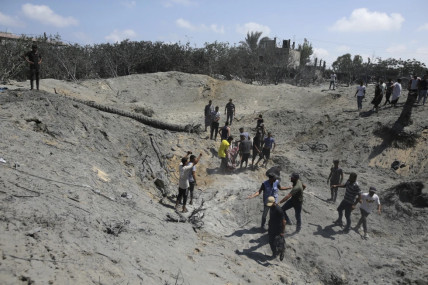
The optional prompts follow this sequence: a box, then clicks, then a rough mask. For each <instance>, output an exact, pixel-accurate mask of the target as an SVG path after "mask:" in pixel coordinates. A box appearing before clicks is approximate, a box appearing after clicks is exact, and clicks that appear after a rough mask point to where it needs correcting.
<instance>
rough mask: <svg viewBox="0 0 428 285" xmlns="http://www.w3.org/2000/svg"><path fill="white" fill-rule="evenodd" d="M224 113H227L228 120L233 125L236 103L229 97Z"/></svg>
mask: <svg viewBox="0 0 428 285" xmlns="http://www.w3.org/2000/svg"><path fill="white" fill-rule="evenodd" d="M224 113H225V114H226V115H227V117H226V122H229V125H232V120H233V117H234V116H235V105H234V104H233V103H232V99H229V103H227V104H226V107H225V108H224Z"/></svg>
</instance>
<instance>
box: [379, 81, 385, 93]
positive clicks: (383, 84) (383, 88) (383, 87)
mask: <svg viewBox="0 0 428 285" xmlns="http://www.w3.org/2000/svg"><path fill="white" fill-rule="evenodd" d="M380 89H381V90H382V94H385V91H386V84H385V83H382V84H381V85H380Z"/></svg>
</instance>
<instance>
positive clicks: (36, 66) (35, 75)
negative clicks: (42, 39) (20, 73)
mask: <svg viewBox="0 0 428 285" xmlns="http://www.w3.org/2000/svg"><path fill="white" fill-rule="evenodd" d="M24 59H25V60H26V61H27V62H28V63H29V64H30V86H31V90H33V88H34V84H33V81H34V79H35V80H36V88H37V90H39V80H40V64H41V63H42V55H41V54H40V53H39V51H38V49H37V45H36V44H33V45H32V46H31V50H30V51H29V52H27V53H26V54H25V55H24Z"/></svg>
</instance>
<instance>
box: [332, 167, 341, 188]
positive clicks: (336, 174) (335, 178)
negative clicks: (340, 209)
mask: <svg viewBox="0 0 428 285" xmlns="http://www.w3.org/2000/svg"><path fill="white" fill-rule="evenodd" d="M330 173H331V177H330V185H337V184H339V183H340V177H341V176H342V175H343V170H342V168H340V167H338V168H335V167H332V168H331V169H330Z"/></svg>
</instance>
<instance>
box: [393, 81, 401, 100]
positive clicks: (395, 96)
mask: <svg viewBox="0 0 428 285" xmlns="http://www.w3.org/2000/svg"><path fill="white" fill-rule="evenodd" d="M392 88H393V89H392V97H391V100H396V99H398V97H400V95H401V84H400V83H398V82H395V83H394V85H393V87H392Z"/></svg>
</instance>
